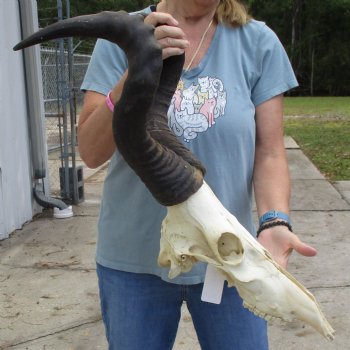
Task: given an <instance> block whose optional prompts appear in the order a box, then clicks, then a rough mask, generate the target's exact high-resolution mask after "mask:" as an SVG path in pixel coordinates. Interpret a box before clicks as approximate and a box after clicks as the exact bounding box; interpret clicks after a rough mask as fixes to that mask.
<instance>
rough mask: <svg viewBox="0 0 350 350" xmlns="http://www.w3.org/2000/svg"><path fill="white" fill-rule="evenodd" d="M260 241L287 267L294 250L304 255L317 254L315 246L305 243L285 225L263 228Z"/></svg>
mask: <svg viewBox="0 0 350 350" xmlns="http://www.w3.org/2000/svg"><path fill="white" fill-rule="evenodd" d="M258 241H259V243H260V244H261V245H263V246H264V247H265V248H266V249H267V250H268V251H269V252H270V253H271V255H272V256H273V258H274V260H275V261H276V262H277V263H278V264H280V265H281V266H282V267H283V268H285V269H286V268H287V265H288V260H289V257H290V255H291V253H292V251H293V250H295V251H296V252H297V253H299V254H301V255H303V256H315V255H316V254H317V250H316V249H315V248H313V247H311V246H309V245H307V244H306V243H303V242H302V241H301V240H300V239H299V237H298V236H297V235H295V234H294V233H293V232H290V231H289V230H288V228H287V227H284V226H275V227H271V228H269V229H265V230H263V231H262V232H261V233H260V235H259V238H258Z"/></svg>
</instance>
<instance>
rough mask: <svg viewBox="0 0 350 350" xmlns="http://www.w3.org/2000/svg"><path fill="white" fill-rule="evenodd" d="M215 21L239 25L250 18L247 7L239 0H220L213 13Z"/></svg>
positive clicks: (234, 25) (233, 25)
mask: <svg viewBox="0 0 350 350" xmlns="http://www.w3.org/2000/svg"><path fill="white" fill-rule="evenodd" d="M215 19H216V21H217V22H219V23H220V22H223V23H226V24H228V25H230V26H232V27H240V26H242V25H244V24H246V23H247V22H249V20H250V19H251V16H250V15H249V14H248V11H247V8H246V7H245V5H244V4H243V3H242V2H241V1H239V0H220V4H219V5H218V7H217V9H216V13H215Z"/></svg>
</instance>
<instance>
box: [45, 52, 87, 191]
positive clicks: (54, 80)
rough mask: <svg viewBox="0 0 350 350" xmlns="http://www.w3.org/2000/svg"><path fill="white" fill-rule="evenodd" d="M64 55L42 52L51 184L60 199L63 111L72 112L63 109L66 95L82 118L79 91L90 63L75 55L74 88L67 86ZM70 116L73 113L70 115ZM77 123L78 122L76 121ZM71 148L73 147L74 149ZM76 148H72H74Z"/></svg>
mask: <svg viewBox="0 0 350 350" xmlns="http://www.w3.org/2000/svg"><path fill="white" fill-rule="evenodd" d="M60 55H62V54H61V53H60V52H59V50H56V49H53V48H46V47H43V46H42V48H41V66H42V77H43V92H44V106H45V125H46V139H47V148H48V153H49V154H48V159H49V166H48V168H49V169H48V172H49V181H50V189H51V194H52V195H55V196H60V183H61V180H60V171H59V168H60V167H61V168H63V166H64V165H63V160H62V154H63V149H62V147H63V143H64V140H63V134H62V126H63V123H64V122H65V120H64V114H65V113H64V111H67V110H68V112H69V108H68V109H67V106H64V105H63V104H64V103H66V102H65V101H66V100H65V99H64V98H62V96H64V94H67V93H68V94H72V95H71V96H73V101H74V107H75V111H76V113H75V115H74V116H73V117H74V118H76V119H78V118H79V111H80V109H81V107H82V103H83V93H82V92H81V91H80V85H81V83H82V81H83V78H84V75H85V72H86V69H87V67H88V64H89V62H90V55H85V54H79V53H74V54H73V69H72V73H73V79H71V81H72V80H73V86H68V85H67V84H68V82H69V81H70V79H69V64H68V53H67V52H64V69H62V64H61V61H62V58H63V57H62V56H60ZM70 113H71V111H70ZM74 123H75V124H76V123H77V120H75V121H74ZM67 131H68V135H66V136H67V138H68V140H71V132H72V130H70V128H68V130H67ZM71 146H72V145H71ZM74 146H75V145H73V147H74Z"/></svg>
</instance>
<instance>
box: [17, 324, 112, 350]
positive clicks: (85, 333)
mask: <svg viewBox="0 0 350 350" xmlns="http://www.w3.org/2000/svg"><path fill="white" fill-rule="evenodd" d="M107 348H108V345H107V341H106V337H105V330H104V326H103V323H102V321H94V322H87V323H85V324H82V325H80V326H77V327H74V328H71V329H68V330H63V331H60V332H57V333H54V334H52V335H48V336H45V337H42V338H39V339H36V340H33V341H30V342H25V343H23V344H19V345H16V346H11V350H43V349H48V350H67V349H70V350H107Z"/></svg>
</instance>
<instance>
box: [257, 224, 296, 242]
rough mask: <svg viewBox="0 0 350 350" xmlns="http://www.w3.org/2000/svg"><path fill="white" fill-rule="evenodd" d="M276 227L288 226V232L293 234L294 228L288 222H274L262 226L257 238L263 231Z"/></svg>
mask: <svg viewBox="0 0 350 350" xmlns="http://www.w3.org/2000/svg"><path fill="white" fill-rule="evenodd" d="M275 226H286V227H288V230H289V231H290V232H293V230H292V226H291V225H290V224H289V223H288V222H286V221H273V222H269V223H267V224H264V225H261V226H260V227H259V229H258V231H257V232H256V238H258V237H259V235H260V233H261V232H262V231H264V230H265V229H267V228H271V227H275Z"/></svg>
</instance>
